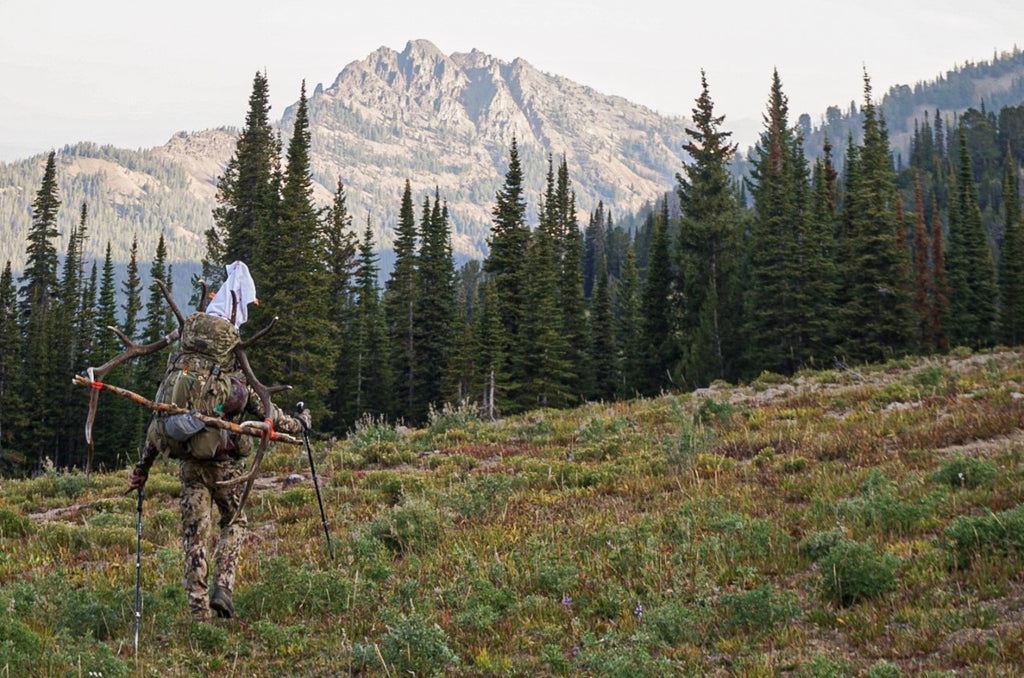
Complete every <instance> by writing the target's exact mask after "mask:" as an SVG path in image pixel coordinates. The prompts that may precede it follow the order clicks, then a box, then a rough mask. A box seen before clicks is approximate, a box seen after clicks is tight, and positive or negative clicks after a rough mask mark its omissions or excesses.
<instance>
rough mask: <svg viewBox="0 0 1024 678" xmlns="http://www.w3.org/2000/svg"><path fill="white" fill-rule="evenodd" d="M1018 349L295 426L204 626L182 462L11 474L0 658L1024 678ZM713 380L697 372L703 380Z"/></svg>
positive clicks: (246, 666) (3, 521)
mask: <svg viewBox="0 0 1024 678" xmlns="http://www.w3.org/2000/svg"><path fill="white" fill-rule="evenodd" d="M1022 379H1024V363H1022V361H1021V356H1020V355H1019V354H1017V353H1012V352H1001V353H990V354H972V353H969V352H960V353H958V354H957V355H956V356H955V357H954V356H951V357H949V358H935V357H933V358H929V359H927V360H920V361H908V360H901V361H898V362H893V363H890V364H887V365H878V366H863V367H862V368H860V369H859V371H858V378H853V376H851V375H849V374H848V373H844V372H837V371H824V372H811V371H804V372H801V374H800V375H799V379H798V380H793V381H787V380H785V379H783V378H781V377H779V375H774V374H767V373H766V374H763V375H761V376H760V377H759V378H758V379H757V380H756V381H755V382H754V383H753V384H751V385H750V386H744V385H739V386H731V385H728V384H716V385H715V387H714V389H712V390H711V391H708V392H710V393H713V396H711V397H708V396H706V395H702V396H699V395H697V394H674V395H666V396H664V397H661V398H652V399H643V400H635V401H630V402H623V403H616V404H591V405H587V406H584V407H580V408H578V409H575V410H568V411H552V410H543V411H538V412H531V413H528V414H525V415H523V416H520V417H511V418H508V419H505V420H502V421H499V422H493V423H492V422H486V421H482V420H480V419H478V418H477V417H476V415H475V414H474V412H473V410H472V409H471V408H466V407H461V408H446V409H441V410H438V411H436V412H434V413H432V415H431V420H430V423H429V425H428V426H426V427H425V428H423V429H419V430H412V431H409V430H404V429H396V428H394V427H391V426H390V425H388V424H387V423H386V422H382V421H379V420H378V421H374V420H367V421H364V422H362V423H361V424H360V426H359V427H357V429H356V430H355V431H354V432H353V434H352V435H351V436H350V438H349V439H347V440H343V441H337V442H331V443H327V442H321V443H318V444H315V445H314V451H315V454H316V456H317V472H318V475H319V477H320V485H321V491H322V494H323V498H324V504H325V508H326V511H327V515H328V521H329V528H330V532H331V536H332V539H333V542H334V551H335V559H334V560H331V559H330V558H329V557H328V555H327V550H326V545H325V543H324V535H323V526H322V525H321V522H320V514H319V510H318V508H317V505H316V495H315V492H314V491H313V488H312V485H311V484H310V483H309V482H308V465H307V464H308V463H307V461H306V459H305V451H304V450H303V449H300V448H289V447H286V446H279V447H278V448H277V449H276V450H275V451H274V452H273V453H272V454H270V455H268V457H267V461H266V464H265V466H264V467H263V473H264V476H265V478H264V480H265V481H274V480H275V479H283V478H285V477H286V476H288V475H289V474H292V473H303V474H306V475H307V481H306V482H305V483H300V484H297V485H290V486H288V487H285V486H284V483H273V482H270V487H269V489H260V490H256V491H254V493H253V496H252V497H251V498H250V504H249V508H248V510H247V512H248V514H249V522H250V539H249V540H248V542H247V544H246V546H245V549H244V551H243V555H242V559H241V561H240V569H239V573H238V584H237V588H236V592H235V606H236V609H237V612H238V618H237V619H235V620H230V621H225V620H216V621H214V622H212V623H210V624H207V625H199V626H196V625H193V624H192V623H191V622H190V620H189V617H188V612H187V605H186V602H185V597H184V593H183V592H182V590H181V584H180V580H181V555H180V537H179V535H178V530H179V525H178V513H177V503H178V481H177V476H176V467H175V466H174V462H170V461H161V462H158V464H157V465H156V467H154V470H153V473H152V474H151V477H150V481H149V484H148V485H147V493H146V505H145V511H144V524H143V543H142V554H141V558H142V578H143V616H142V623H141V629H140V651H139V654H138V656H135V655H134V654H133V652H132V643H133V637H132V636H133V605H134V588H133V587H134V575H135V503H134V499H133V498H132V497H123V496H121V494H120V493H121V491H122V490H123V488H124V485H125V481H126V479H127V470H125V471H123V472H120V473H117V474H97V475H94V476H92V477H86V476H84V475H82V474H80V473H61V472H57V471H53V470H50V471H48V472H47V473H45V474H43V475H42V476H40V477H38V478H34V479H31V480H21V481H15V480H2V481H0V609H2V610H4V611H5V615H6V621H5V623H3V624H0V676H4V675H8V673H9V674H10V675H12V676H13V675H26V676H79V675H82V676H85V675H102V676H192V675H209V676H258V677H261V676H324V675H330V676H342V675H358V676H636V675H647V676H680V675H682V676H703V675H738V676H773V675H780V674H781V675H792V676H860V675H864V676H876V677H883V676H901V675H907V676H909V675H931V676H947V675H966V674H969V675H978V676H1002V675H1018V674H1022V673H1024V650H1022V649H1021V648H1022V647H1024V632H1022V631H1021V629H1022V628H1024V625H1022V624H1021V623H1020V622H1021V617H1020V613H1019V610H1020V609H1021V608H1022V603H1024V600H1022V598H1024V580H1022V579H1021V576H1020V573H1021V572H1022V570H1024V513H1022V512H1024V508H1022V504H1024V483H1022V482H1021V481H1022V480H1024V432H1022V431H1021V423H1022V421H1024V400H1022V399H1021V397H1020V387H1019V384H1020V383H1022ZM703 393H707V392H703Z"/></svg>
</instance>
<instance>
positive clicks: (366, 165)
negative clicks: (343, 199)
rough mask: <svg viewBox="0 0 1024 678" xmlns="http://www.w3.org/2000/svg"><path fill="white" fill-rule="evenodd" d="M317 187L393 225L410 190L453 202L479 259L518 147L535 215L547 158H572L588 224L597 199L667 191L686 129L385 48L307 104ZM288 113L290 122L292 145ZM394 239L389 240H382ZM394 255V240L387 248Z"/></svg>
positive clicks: (561, 86) (456, 61)
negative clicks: (341, 190) (512, 150)
mask: <svg viewBox="0 0 1024 678" xmlns="http://www.w3.org/2000/svg"><path fill="white" fill-rule="evenodd" d="M309 110H310V127H311V132H312V138H313V162H314V167H315V170H314V171H315V174H316V177H315V178H316V179H317V180H318V181H319V182H320V183H321V184H322V186H323V188H324V190H325V194H326V192H327V190H328V189H331V190H333V187H334V186H335V185H336V183H337V181H338V179H340V180H341V181H342V182H343V183H344V184H345V186H346V192H347V194H348V195H349V200H350V207H354V208H355V209H354V210H353V211H354V213H355V214H357V215H359V218H360V219H361V218H363V217H362V215H363V214H368V215H369V216H370V218H371V220H372V221H373V222H374V223H376V222H377V221H378V220H382V221H383V223H384V225H391V224H393V222H394V219H395V214H396V212H397V209H398V198H399V197H400V195H401V191H402V188H403V186H404V183H405V180H406V179H409V180H410V182H411V183H412V187H413V191H414V193H415V194H416V195H418V196H422V195H424V194H425V193H427V192H433V191H434V190H435V188H436V189H437V190H438V191H439V194H440V196H441V197H442V198H443V199H446V200H447V201H448V207H449V211H450V212H451V214H452V216H453V222H454V226H455V230H456V233H455V234H454V240H455V242H454V246H455V249H456V251H457V252H458V253H461V254H465V255H469V256H482V255H483V252H484V247H485V241H486V236H487V229H488V227H489V224H490V218H491V215H490V211H491V208H492V206H493V201H494V195H495V193H496V192H497V190H498V189H499V187H500V185H501V183H502V181H503V180H504V173H505V169H506V163H507V159H508V148H509V146H510V144H511V141H512V139H513V137H515V138H516V140H517V143H518V145H519V150H520V156H521V159H522V161H523V167H524V184H525V185H524V188H525V189H526V191H527V197H528V201H529V202H530V205H531V214H534V213H535V212H536V209H535V208H536V202H537V197H538V195H539V193H540V192H541V191H542V190H543V185H544V177H545V174H546V172H547V157H548V155H549V154H551V155H552V156H554V158H555V162H556V163H557V162H558V161H559V159H560V158H561V157H562V156H563V155H564V156H565V158H566V161H567V163H568V166H569V172H570V178H571V179H572V182H573V188H574V189H575V191H576V196H577V205H578V206H579V207H580V210H581V221H582V222H583V223H585V215H586V213H587V212H589V211H591V210H593V209H594V207H596V205H597V203H598V201H599V200H600V201H603V202H604V204H605V205H606V206H607V207H609V208H612V209H613V210H615V211H617V212H619V213H622V212H624V211H633V210H636V209H638V208H639V207H641V206H642V205H643V204H644V202H646V201H649V200H653V199H655V198H657V196H659V195H660V194H661V193H663V192H664V191H666V190H671V188H672V186H673V183H674V175H675V172H676V171H678V170H679V169H680V167H681V162H682V151H681V144H682V142H683V140H684V138H685V132H684V121H683V120H682V119H676V118H666V117H664V116H661V115H659V114H657V113H655V112H654V111H652V110H650V109H647V108H645V107H642V106H638V105H636V104H633V103H631V102H629V101H627V100H625V99H623V98H621V97H613V96H607V95H604V94H601V93H599V92H596V91H594V90H593V89H590V88H588V87H584V86H582V85H579V84H577V83H575V82H572V81H571V80H568V79H566V78H562V77H558V76H553V75H548V74H545V73H542V72H540V71H538V70H537V69H535V68H534V67H533V66H531V65H530V64H529V63H527V62H526V61H524V60H522V59H516V60H515V61H512V62H511V63H506V62H503V61H500V60H498V59H495V58H494V57H491V56H488V55H487V54H484V53H483V52H480V51H477V50H474V51H472V52H469V53H456V54H452V55H449V56H446V55H445V54H443V53H442V52H441V51H440V50H438V49H437V47H435V46H434V45H433V44H431V43H430V42H427V41H425V40H417V41H413V42H409V43H408V44H407V45H406V47H405V49H404V50H403V51H402V52H396V51H394V50H392V49H388V48H386V47H382V48H380V49H378V50H377V51H375V52H373V53H372V54H370V55H369V56H368V57H367V58H366V59H364V60H362V61H357V62H354V63H351V64H349V65H348V66H346V67H345V69H344V70H343V71H342V72H341V73H340V74H339V75H338V77H337V78H336V79H335V81H334V82H333V83H332V84H331V85H330V86H329V87H327V88H323V87H319V86H318V87H317V88H316V89H315V91H314V92H313V94H312V95H311V96H310V97H309ZM292 116H293V109H289V110H287V111H285V115H284V121H283V124H282V126H283V128H284V129H285V132H286V134H287V131H288V129H289V127H290V124H291V120H292ZM384 237H385V239H386V240H387V239H388V236H387V235H386V234H385V236H384ZM385 244H387V243H385Z"/></svg>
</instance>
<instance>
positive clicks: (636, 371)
mask: <svg viewBox="0 0 1024 678" xmlns="http://www.w3.org/2000/svg"><path fill="white" fill-rule="evenodd" d="M640 292H641V290H640V280H639V276H638V274H637V270H636V251H635V250H634V248H633V243H630V244H629V246H628V247H627V248H626V258H625V261H624V263H623V265H622V277H621V278H619V280H618V282H617V284H616V286H615V303H614V309H615V311H614V315H615V342H614V343H615V348H616V352H615V357H614V361H615V372H616V374H617V375H618V376H619V379H618V384H617V385H616V389H615V394H616V396H617V397H619V398H633V397H636V395H637V394H638V393H639V392H640V390H641V388H643V385H644V381H643V380H642V377H643V367H644V362H643V358H642V356H644V350H643V345H642V344H641V334H640V326H641V321H640Z"/></svg>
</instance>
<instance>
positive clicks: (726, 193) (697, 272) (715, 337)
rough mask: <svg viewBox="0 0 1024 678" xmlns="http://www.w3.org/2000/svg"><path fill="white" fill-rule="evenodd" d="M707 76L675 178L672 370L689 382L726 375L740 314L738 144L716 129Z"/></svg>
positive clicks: (718, 118) (735, 350)
mask: <svg viewBox="0 0 1024 678" xmlns="http://www.w3.org/2000/svg"><path fill="white" fill-rule="evenodd" d="M724 119H725V116H716V115H715V112H714V102H713V101H712V99H711V94H710V90H709V88H708V83H707V77H706V75H705V74H704V72H703V71H701V93H700V95H699V96H698V97H697V101H696V106H695V108H694V109H693V122H694V127H693V128H687V130H686V134H687V135H688V136H689V137H690V141H688V142H687V143H686V144H684V145H683V150H685V151H686V152H687V154H688V155H689V158H690V159H689V161H688V162H686V163H684V164H683V173H681V174H677V175H676V180H677V182H678V186H677V189H676V191H677V193H678V195H679V202H680V209H681V211H682V223H681V226H680V230H679V239H678V241H677V245H676V261H677V271H678V278H677V284H676V289H677V290H678V291H679V292H680V295H679V298H680V300H681V302H682V307H681V308H680V315H679V321H680V323H681V329H682V331H683V332H684V335H683V336H684V337H686V338H687V339H688V340H687V341H686V344H685V345H684V346H683V349H684V351H683V355H682V359H681V361H680V363H679V366H678V373H679V376H680V378H681V380H682V383H683V384H685V385H687V386H688V387H693V386H697V385H700V384H707V383H710V382H711V381H712V380H714V379H726V378H729V377H730V375H731V372H732V371H733V370H734V368H735V365H734V364H733V361H734V356H735V355H736V354H737V353H738V348H739V347H738V341H737V338H738V336H739V328H738V326H737V325H738V322H739V318H740V306H739V299H738V298H737V295H736V285H735V276H736V274H737V271H738V263H739V262H738V256H739V236H740V214H739V205H738V201H737V198H736V192H735V190H734V187H733V184H732V179H731V177H730V175H729V169H728V164H729V162H730V160H731V159H732V157H733V155H734V153H735V151H736V146H735V145H734V144H731V143H729V141H728V140H729V137H730V136H731V134H732V133H731V132H725V131H722V130H721V125H722V122H723V121H724Z"/></svg>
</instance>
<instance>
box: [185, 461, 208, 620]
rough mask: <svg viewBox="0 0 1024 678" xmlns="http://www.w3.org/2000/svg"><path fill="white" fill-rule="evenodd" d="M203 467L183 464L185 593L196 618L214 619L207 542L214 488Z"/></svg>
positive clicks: (192, 463)
mask: <svg viewBox="0 0 1024 678" xmlns="http://www.w3.org/2000/svg"><path fill="white" fill-rule="evenodd" d="M202 476H203V473H202V467H201V465H200V464H197V463H195V462H190V461H182V462H181V528H182V542H183V547H184V550H185V593H186V594H187V595H188V606H189V609H190V610H191V612H192V618H193V619H196V620H197V621H205V620H208V619H209V618H210V603H209V598H208V592H209V585H208V584H207V574H208V567H207V564H206V542H207V540H208V539H209V536H210V510H211V505H210V489H209V488H208V487H207V485H206V482H204V481H205V479H204V478H203V477H202Z"/></svg>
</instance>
